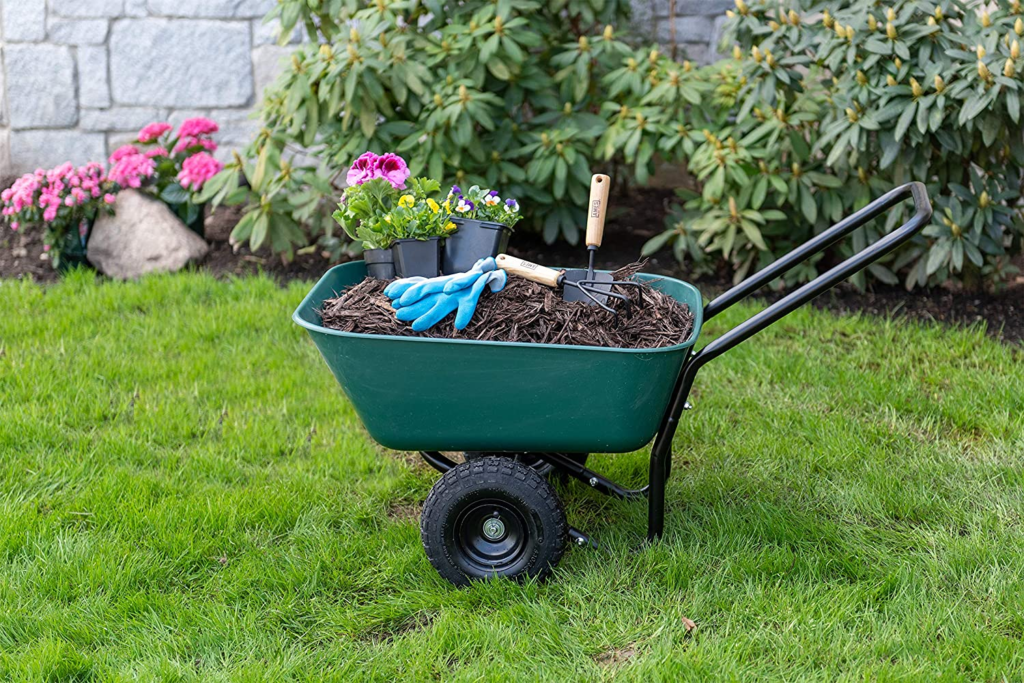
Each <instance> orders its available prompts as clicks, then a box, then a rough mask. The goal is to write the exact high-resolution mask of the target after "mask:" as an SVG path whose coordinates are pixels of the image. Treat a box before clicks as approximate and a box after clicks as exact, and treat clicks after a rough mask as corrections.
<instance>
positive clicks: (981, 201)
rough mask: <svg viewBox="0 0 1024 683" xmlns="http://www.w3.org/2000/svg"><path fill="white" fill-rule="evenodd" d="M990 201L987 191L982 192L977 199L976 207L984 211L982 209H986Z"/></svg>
mask: <svg viewBox="0 0 1024 683" xmlns="http://www.w3.org/2000/svg"><path fill="white" fill-rule="evenodd" d="M990 201H991V199H990V197H989V196H988V191H986V190H983V191H982V193H981V196H980V197H978V206H980V207H981V208H983V209H984V208H986V207H987V206H988V205H989V202H990Z"/></svg>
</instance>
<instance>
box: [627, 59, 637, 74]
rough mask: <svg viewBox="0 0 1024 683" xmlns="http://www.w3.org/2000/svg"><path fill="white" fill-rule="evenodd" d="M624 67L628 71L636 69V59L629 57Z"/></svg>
mask: <svg viewBox="0 0 1024 683" xmlns="http://www.w3.org/2000/svg"><path fill="white" fill-rule="evenodd" d="M626 68H627V69H629V70H630V71H636V60H635V59H633V58H632V57H630V58H629V59H627V60H626Z"/></svg>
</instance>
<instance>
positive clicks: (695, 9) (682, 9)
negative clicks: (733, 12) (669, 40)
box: [634, 0, 736, 17]
mask: <svg viewBox="0 0 1024 683" xmlns="http://www.w3.org/2000/svg"><path fill="white" fill-rule="evenodd" d="M649 6H650V10H649V11H650V12H651V14H653V15H654V16H656V17H667V16H668V7H669V0H653V2H650V3H649ZM735 7H736V2H735V0H676V16H677V17H689V16H705V17H713V16H717V15H719V14H725V11H726V10H728V9H734V8H735ZM634 11H635V10H634Z"/></svg>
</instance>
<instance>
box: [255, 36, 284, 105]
mask: <svg viewBox="0 0 1024 683" xmlns="http://www.w3.org/2000/svg"><path fill="white" fill-rule="evenodd" d="M291 54H292V50H291V48H287V47H281V46H279V45H263V46H260V47H257V48H254V49H253V51H252V73H253V82H254V83H255V87H256V102H257V103H259V102H261V101H262V100H263V90H264V89H265V88H266V87H267V86H268V85H270V84H271V83H273V82H274V81H275V80H277V77H278V75H279V74H280V73H281V70H282V68H283V67H282V61H283V60H286V59H288V58H289V57H290V56H291Z"/></svg>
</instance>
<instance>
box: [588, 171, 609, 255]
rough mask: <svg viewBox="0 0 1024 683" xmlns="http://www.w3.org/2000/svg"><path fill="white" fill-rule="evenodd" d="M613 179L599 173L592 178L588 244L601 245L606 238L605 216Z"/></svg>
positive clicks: (591, 245)
mask: <svg viewBox="0 0 1024 683" xmlns="http://www.w3.org/2000/svg"><path fill="white" fill-rule="evenodd" d="M611 187H612V179H611V178H609V177H608V176H606V175H602V174H600V173H597V174H595V175H594V177H593V178H591V179H590V207H589V208H588V210H587V246H588V247H599V246H601V240H602V239H603V238H604V217H605V214H606V213H607V208H608V191H609V190H610V189H611Z"/></svg>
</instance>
